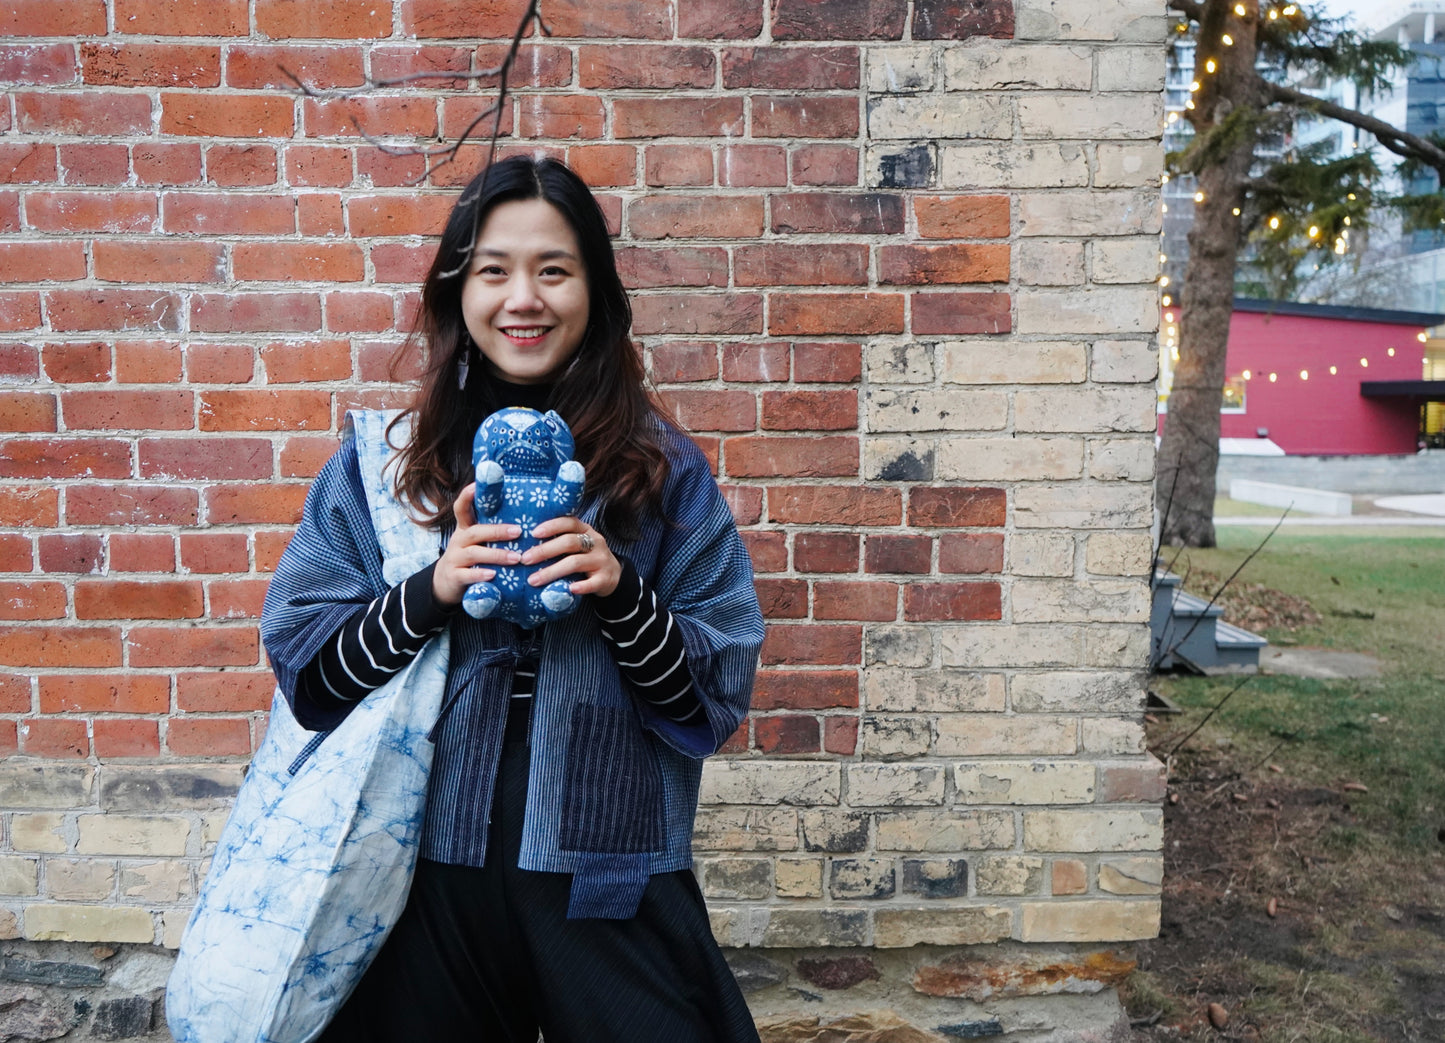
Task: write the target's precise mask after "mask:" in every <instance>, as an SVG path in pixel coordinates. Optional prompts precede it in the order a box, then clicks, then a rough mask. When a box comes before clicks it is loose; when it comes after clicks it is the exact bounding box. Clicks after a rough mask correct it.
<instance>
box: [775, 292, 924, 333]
mask: <svg viewBox="0 0 1445 1043" xmlns="http://www.w3.org/2000/svg"><path fill="white" fill-rule="evenodd" d="M769 301H770V304H769V319H768V332H769V333H772V334H774V335H779V336H792V335H797V334H802V335H810V334H830V333H831V334H838V333H844V334H849V335H853V336H860V335H867V334H872V333H902V332H903V297H902V296H901V295H900V294H896V293H828V294H823V293H790V294H773V295H772V296H771V297H770V298H769Z"/></svg>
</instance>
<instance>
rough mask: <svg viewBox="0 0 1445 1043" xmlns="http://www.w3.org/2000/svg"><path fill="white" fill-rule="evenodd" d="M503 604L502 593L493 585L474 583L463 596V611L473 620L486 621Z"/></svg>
mask: <svg viewBox="0 0 1445 1043" xmlns="http://www.w3.org/2000/svg"><path fill="white" fill-rule="evenodd" d="M501 603H502V592H501V591H500V590H498V589H497V588H496V586H495V585H494V584H491V583H473V584H472V585H471V586H470V587H468V588H467V592H466V593H465V594H463V595H462V611H464V612H466V614H467V615H469V616H471V617H472V618H473V619H486V618H487V617H488V616H490V615H492V614H493V613H494V612H496V611H497V608H498V606H500V605H501Z"/></svg>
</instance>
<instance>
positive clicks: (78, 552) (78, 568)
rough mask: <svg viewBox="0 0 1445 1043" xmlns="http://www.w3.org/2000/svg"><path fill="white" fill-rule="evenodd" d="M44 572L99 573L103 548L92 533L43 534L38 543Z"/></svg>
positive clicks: (41, 566)
mask: <svg viewBox="0 0 1445 1043" xmlns="http://www.w3.org/2000/svg"><path fill="white" fill-rule="evenodd" d="M36 543H37V545H38V547H39V551H40V570H41V571H42V572H99V571H100V569H101V555H102V553H103V550H104V548H103V546H102V544H101V541H100V537H99V536H93V535H91V534H90V533H61V532H54V533H43V534H41V536H40V538H39V539H38V540H37V541H36Z"/></svg>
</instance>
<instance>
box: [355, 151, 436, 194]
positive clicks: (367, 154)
mask: <svg viewBox="0 0 1445 1043" xmlns="http://www.w3.org/2000/svg"><path fill="white" fill-rule="evenodd" d="M426 168H427V159H426V157H425V156H394V155H390V154H389V153H386V152H383V151H382V150H381V149H379V148H370V147H368V148H362V149H358V150H357V156H356V173H357V176H358V177H359V178H360V180H361V183H362V184H369V185H371V187H373V188H399V187H402V186H407V187H409V186H411V185H416V184H419V183H420V182H421V181H423V180H425V178H426Z"/></svg>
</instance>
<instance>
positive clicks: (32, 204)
mask: <svg viewBox="0 0 1445 1043" xmlns="http://www.w3.org/2000/svg"><path fill="white" fill-rule="evenodd" d="M156 212H157V210H156V197H155V196H154V195H153V194H151V193H149V192H31V193H30V194H29V195H28V196H27V197H26V199H25V220H26V223H27V224H29V226H30V227H31V228H34V229H37V230H39V231H42V232H66V233H72V234H73V233H75V232H151V231H154V230H155V226H156Z"/></svg>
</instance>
